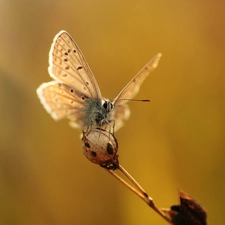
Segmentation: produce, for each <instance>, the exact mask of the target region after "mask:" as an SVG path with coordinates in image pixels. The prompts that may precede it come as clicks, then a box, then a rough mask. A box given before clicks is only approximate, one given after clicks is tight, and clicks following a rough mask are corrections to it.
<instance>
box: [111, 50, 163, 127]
mask: <svg viewBox="0 0 225 225" xmlns="http://www.w3.org/2000/svg"><path fill="white" fill-rule="evenodd" d="M161 56H162V54H161V53H158V54H157V55H156V56H155V57H153V58H152V59H151V60H150V61H149V62H148V63H147V64H146V65H145V66H144V68H143V69H142V70H141V71H140V72H139V73H138V74H137V75H136V76H135V77H134V78H133V79H132V80H131V81H130V82H129V83H128V84H127V85H126V86H125V87H124V88H123V90H122V91H121V92H120V93H119V95H118V96H117V97H116V98H115V100H114V101H113V105H114V110H113V113H112V118H113V119H114V120H115V129H114V130H115V131H116V130H118V129H119V128H120V127H121V126H122V125H123V123H124V120H127V119H128V118H129V115H130V110H129V108H128V106H127V104H126V103H127V101H129V99H132V98H134V97H135V95H136V94H137V93H138V91H139V89H140V86H141V84H142V83H143V81H144V80H145V78H146V77H147V76H148V75H149V73H150V72H151V71H153V70H154V69H155V68H156V67H157V65H158V62H159V60H160V58H161ZM117 124H118V126H117Z"/></svg>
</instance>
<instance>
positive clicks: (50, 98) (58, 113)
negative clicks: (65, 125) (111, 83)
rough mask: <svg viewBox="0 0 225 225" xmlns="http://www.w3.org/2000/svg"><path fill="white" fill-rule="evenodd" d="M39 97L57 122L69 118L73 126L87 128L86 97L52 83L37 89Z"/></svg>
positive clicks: (72, 89) (59, 84)
mask: <svg viewBox="0 0 225 225" xmlns="http://www.w3.org/2000/svg"><path fill="white" fill-rule="evenodd" d="M37 94H38V97H39V98H40V101H41V103H42V104H43V106H44V108H45V109H46V110H47V112H48V113H49V114H50V115H51V116H52V118H53V119H55V120H60V119H63V118H68V119H69V120H70V121H71V122H72V123H73V125H74V126H75V125H76V127H79V128H83V127H85V124H84V122H83V119H82V118H83V117H84V116H85V115H84V101H85V98H84V95H83V94H82V93H80V92H78V91H77V90H76V89H74V88H71V87H70V86H68V85H66V84H61V83H58V82H57V81H51V82H48V83H43V84H42V85H40V87H39V88H38V89H37Z"/></svg>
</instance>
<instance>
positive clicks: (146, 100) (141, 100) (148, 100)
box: [119, 98, 151, 102]
mask: <svg viewBox="0 0 225 225" xmlns="http://www.w3.org/2000/svg"><path fill="white" fill-rule="evenodd" d="M119 100H124V101H134V102H151V100H150V99H130V98H122V99H119Z"/></svg>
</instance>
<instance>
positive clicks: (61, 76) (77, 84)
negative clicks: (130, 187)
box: [37, 30, 161, 135]
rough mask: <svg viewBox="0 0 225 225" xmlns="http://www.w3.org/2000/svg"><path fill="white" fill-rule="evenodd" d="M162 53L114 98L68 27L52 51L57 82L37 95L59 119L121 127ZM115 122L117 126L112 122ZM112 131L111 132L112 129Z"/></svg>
mask: <svg viewBox="0 0 225 225" xmlns="http://www.w3.org/2000/svg"><path fill="white" fill-rule="evenodd" d="M160 57H161V54H160V53H159V54H157V55H156V56H155V57H153V59H152V60H150V62H148V63H147V65H146V66H145V67H144V68H143V69H142V70H141V71H140V72H139V73H138V74H137V75H136V76H135V77H134V78H133V79H132V80H131V81H130V82H129V83H128V84H127V85H126V86H125V87H124V88H123V90H122V91H121V92H120V93H119V94H118V95H117V97H116V98H115V99H114V100H112V101H110V100H108V99H104V98H103V97H102V95H101V92H100V88H99V86H98V83H97V81H96V79H95V76H94V75H93V73H92V71H91V69H90V67H89V65H88V63H87V61H86V59H85V57H84V55H83V54H82V52H81V50H80V49H79V47H78V45H77V44H76V42H75V41H74V40H73V38H72V37H71V36H70V35H69V34H68V33H67V32H66V31H64V30H62V31H60V32H59V33H58V34H57V35H56V36H55V38H54V40H53V43H52V46H51V49H50V52H49V67H48V72H49V74H50V76H51V78H52V79H53V81H50V82H47V83H43V84H41V85H40V86H39V87H38V89H37V95H38V97H39V99H40V101H41V103H42V104H43V106H44V108H45V109H46V110H47V112H48V113H49V114H50V115H51V116H52V118H53V119H55V120H61V119H63V118H68V119H69V120H70V124H71V125H72V126H73V127H76V128H80V129H81V130H83V131H84V132H85V134H86V135H87V131H88V130H92V129H96V128H100V129H102V130H107V128H104V127H109V129H108V130H110V129H111V128H112V127H113V131H112V133H113V132H114V131H117V130H118V129H120V128H121V127H122V126H123V124H124V121H125V120H127V119H128V118H129V115H130V110H129V107H128V105H127V104H126V103H127V101H129V99H132V98H133V97H134V96H135V95H136V94H137V93H138V91H139V89H140V86H141V84H142V82H143V81H144V80H145V78H146V77H147V76H148V74H149V73H150V72H151V71H152V70H153V69H155V68H156V67H157V65H158V62H159V59H160ZM112 123H113V125H111V124H112ZM110 132H111V131H110Z"/></svg>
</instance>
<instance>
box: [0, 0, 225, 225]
mask: <svg viewBox="0 0 225 225" xmlns="http://www.w3.org/2000/svg"><path fill="white" fill-rule="evenodd" d="M224 9H225V1H220V0H218V1H205V0H202V1H187V0H186V1H185V0H184V1H180V0H176V1H175V0H170V1H165V0H164V1H162V0H161V1H149V0H146V1H134V0H130V1H118V0H116V1H103V0H96V1H91V0H89V1H88V0H83V1H81V0H80V1H78V0H74V1H72V0H71V1H70V0H66V1H59V0H56V1H50V0H47V1H44V0H40V1H28V0H20V1H13V0H7V1H6V0H1V1H0V81H1V82H0V102H1V110H0V199H1V204H0V224H1V225H11V224H13V225H14V224H16V225H17V224H23V225H31V224H32V225H51V224H57V225H58V224H67V225H69V224H71V225H72V224H82V225H90V224H92V225H95V224H96V225H97V224H98V225H100V224H108V225H110V224H117V225H120V224H121V225H122V224H129V225H137V224H142V225H148V224H160V225H161V224H166V222H165V221H163V220H162V219H161V218H160V217H159V216H158V215H157V214H156V213H154V212H153V211H152V210H151V209H150V208H149V207H147V205H146V204H144V202H142V201H141V200H140V199H139V198H138V197H136V196H135V195H134V194H132V193H131V192H130V191H128V190H127V189H126V188H125V187H123V186H122V185H121V184H120V183H119V182H118V181H117V180H116V179H115V178H113V177H112V176H110V175H109V174H108V173H107V172H105V171H104V170H103V169H101V168H100V167H99V166H97V165H94V164H92V163H90V162H89V161H88V160H87V159H86V158H85V157H84V155H83V153H82V148H81V146H82V143H81V141H80V139H79V135H80V131H79V130H74V129H72V128H71V127H69V126H68V121H66V120H65V121H61V122H55V121H54V120H53V119H52V118H51V117H50V116H49V115H48V114H47V113H46V111H45V110H44V108H43V107H42V105H41V104H40V102H39V99H38V98H37V95H36V88H37V87H38V86H39V85H40V84H41V83H43V82H48V81H50V80H51V78H50V77H49V75H48V72H47V67H48V52H49V49H50V46H51V44H52V40H53V38H54V36H55V35H56V34H57V33H58V32H59V31H60V30H62V29H64V30H66V31H68V32H69V33H70V34H71V35H72V37H73V38H74V40H75V41H76V42H77V44H78V45H79V47H80V49H81V50H82V52H83V53H84V55H85V57H86V59H87V61H88V63H89V65H90V67H91V69H92V71H93V72H94V74H95V76H96V79H97V81H98V83H99V86H100V88H101V92H102V94H103V96H104V97H108V98H111V99H113V98H114V97H116V95H117V94H118V93H119V92H120V91H121V89H122V88H123V87H124V86H125V85H126V84H127V82H128V81H130V79H131V78H132V77H133V76H134V75H135V74H136V73H137V72H138V71H139V70H140V69H141V68H142V67H143V66H144V65H145V64H146V63H147V62H148V61H149V60H150V59H151V58H152V57H153V56H154V55H155V54H156V53H158V52H161V53H162V54H163V56H162V59H161V60H160V63H159V66H158V68H157V69H156V70H154V71H153V73H152V74H151V75H150V76H149V77H148V78H147V79H146V81H145V82H144V84H143V85H142V87H141V90H140V92H139V94H138V95H137V97H136V98H137V99H151V103H140V102H130V103H129V105H130V108H131V117H130V119H129V120H128V121H127V122H126V125H125V126H124V127H123V128H122V129H121V130H119V131H118V133H116V137H117V139H118V141H119V155H120V158H119V159H120V163H121V164H122V165H123V166H124V167H125V168H126V169H127V170H128V171H129V172H130V173H131V174H132V175H133V176H134V177H135V178H136V179H137V181H139V182H140V184H141V185H142V186H143V187H144V188H145V189H146V191H147V192H148V194H149V195H150V196H152V197H153V198H154V200H155V202H156V204H157V205H158V206H159V207H169V206H170V205H172V204H176V203H177V202H178V191H177V190H178V188H181V189H182V190H184V191H186V192H187V193H188V194H190V195H191V196H193V197H195V198H197V199H198V200H199V201H200V202H201V203H202V205H203V206H204V207H205V208H206V210H207V211H208V223H209V224H214V225H219V224H223V223H225V217H224V206H223V202H224V201H225V194H224V190H225V149H224V148H225V137H224V133H225V119H224V114H225V101H224V98H225V88H224V82H225V42H224V40H225V14H224Z"/></svg>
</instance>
